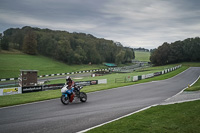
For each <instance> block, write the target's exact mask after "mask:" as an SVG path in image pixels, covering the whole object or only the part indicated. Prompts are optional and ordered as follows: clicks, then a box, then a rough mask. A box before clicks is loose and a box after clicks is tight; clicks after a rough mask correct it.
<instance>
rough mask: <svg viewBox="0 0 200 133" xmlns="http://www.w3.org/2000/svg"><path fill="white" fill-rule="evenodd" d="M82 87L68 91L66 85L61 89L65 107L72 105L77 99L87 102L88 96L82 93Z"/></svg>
mask: <svg viewBox="0 0 200 133" xmlns="http://www.w3.org/2000/svg"><path fill="white" fill-rule="evenodd" d="M82 88H83V87H82V86H75V87H72V88H71V89H68V85H64V86H63V88H62V89H61V93H62V96H61V98H60V100H61V102H62V103H63V104H64V105H67V104H69V103H72V102H73V100H74V99H75V98H77V99H80V101H81V102H86V101H87V94H86V93H85V92H80V90H81V89H82Z"/></svg>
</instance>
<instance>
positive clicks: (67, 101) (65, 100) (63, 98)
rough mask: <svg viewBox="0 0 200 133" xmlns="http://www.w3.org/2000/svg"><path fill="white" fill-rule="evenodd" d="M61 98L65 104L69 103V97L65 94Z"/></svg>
mask: <svg viewBox="0 0 200 133" xmlns="http://www.w3.org/2000/svg"><path fill="white" fill-rule="evenodd" d="M60 100H61V102H62V103H63V104H64V105H67V104H69V97H65V96H64V95H62V96H61V98H60Z"/></svg>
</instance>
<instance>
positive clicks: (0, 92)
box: [0, 79, 107, 96]
mask: <svg viewBox="0 0 200 133" xmlns="http://www.w3.org/2000/svg"><path fill="white" fill-rule="evenodd" d="M75 84H76V85H80V86H87V85H96V84H107V79H100V80H91V81H79V82H75ZM64 85H65V84H64V83H62V84H50V85H38V86H29V87H10V88H2V89H0V96H3V95H12V94H21V93H28V92H37V91H46V90H55V89H61V88H62V87H63V86H64Z"/></svg>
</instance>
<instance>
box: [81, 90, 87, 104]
mask: <svg viewBox="0 0 200 133" xmlns="http://www.w3.org/2000/svg"><path fill="white" fill-rule="evenodd" d="M80 101H81V102H86V101H87V94H86V93H85V92H80Z"/></svg>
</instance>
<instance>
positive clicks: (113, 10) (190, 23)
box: [0, 0, 200, 49]
mask: <svg viewBox="0 0 200 133" xmlns="http://www.w3.org/2000/svg"><path fill="white" fill-rule="evenodd" d="M199 7H200V1H199V0H0V32H3V31H5V30H6V29H8V28H21V27H23V26H32V27H39V28H49V29H53V30H65V31H69V32H84V33H87V34H92V35H94V36H96V37H98V38H105V39H109V40H113V41H117V42H121V43H122V44H123V45H124V46H130V47H134V48H137V47H145V48H148V49H151V48H157V47H158V46H159V45H162V44H163V42H169V43H171V42H174V41H177V40H183V39H186V38H189V37H196V36H199V34H200V8H199Z"/></svg>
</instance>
